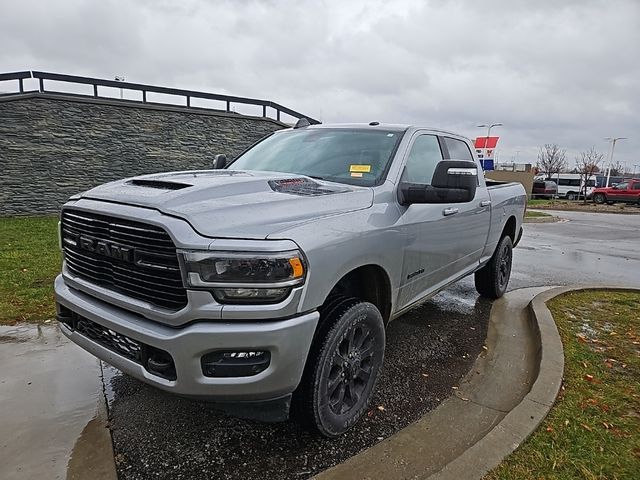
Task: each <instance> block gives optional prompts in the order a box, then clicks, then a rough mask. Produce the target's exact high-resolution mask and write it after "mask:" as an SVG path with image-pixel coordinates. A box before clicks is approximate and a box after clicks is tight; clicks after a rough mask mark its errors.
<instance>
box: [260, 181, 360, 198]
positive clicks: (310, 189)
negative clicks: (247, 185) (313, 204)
mask: <svg viewBox="0 0 640 480" xmlns="http://www.w3.org/2000/svg"><path fill="white" fill-rule="evenodd" d="M268 183H269V186H270V187H271V190H273V191H274V192H279V193H290V194H292V195H300V196H303V197H317V196H319V195H331V194H334V193H344V192H348V191H349V189H348V188H344V187H333V186H327V185H321V184H319V183H316V182H314V181H313V180H309V179H308V178H285V179H283V180H269V182H268Z"/></svg>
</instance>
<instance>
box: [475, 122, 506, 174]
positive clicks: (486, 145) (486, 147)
mask: <svg viewBox="0 0 640 480" xmlns="http://www.w3.org/2000/svg"><path fill="white" fill-rule="evenodd" d="M477 127H478V128H486V129H487V138H486V139H485V141H484V158H483V160H486V159H487V151H488V150H489V148H488V145H489V137H490V136H491V129H492V128H493V127H502V124H501V123H491V124H486V123H483V124H482V125H478V126H477ZM482 163H483V165H484V161H483V162H482Z"/></svg>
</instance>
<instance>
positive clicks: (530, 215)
mask: <svg viewBox="0 0 640 480" xmlns="http://www.w3.org/2000/svg"><path fill="white" fill-rule="evenodd" d="M524 216H525V217H526V218H541V217H551V215H550V214H549V213H544V212H532V211H531V210H527V212H526V213H525V215H524Z"/></svg>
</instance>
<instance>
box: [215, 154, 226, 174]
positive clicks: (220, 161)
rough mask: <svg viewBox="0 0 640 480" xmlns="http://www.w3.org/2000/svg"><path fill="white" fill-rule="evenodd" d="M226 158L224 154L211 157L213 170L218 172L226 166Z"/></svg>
mask: <svg viewBox="0 0 640 480" xmlns="http://www.w3.org/2000/svg"><path fill="white" fill-rule="evenodd" d="M227 163H228V162H227V156H226V155H225V154H224V153H221V154H219V155H216V156H215V157H213V169H214V170H220V169H221V168H224V167H226V166H227Z"/></svg>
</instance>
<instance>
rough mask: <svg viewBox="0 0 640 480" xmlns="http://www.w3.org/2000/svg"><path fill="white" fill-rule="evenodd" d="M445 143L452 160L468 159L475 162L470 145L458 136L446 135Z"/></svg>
mask: <svg viewBox="0 0 640 480" xmlns="http://www.w3.org/2000/svg"><path fill="white" fill-rule="evenodd" d="M444 143H445V145H446V146H447V150H449V158H450V159H452V160H468V161H470V162H473V156H472V155H471V150H469V146H468V145H467V144H466V143H465V142H463V141H462V140H458V139H456V138H451V137H444Z"/></svg>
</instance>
